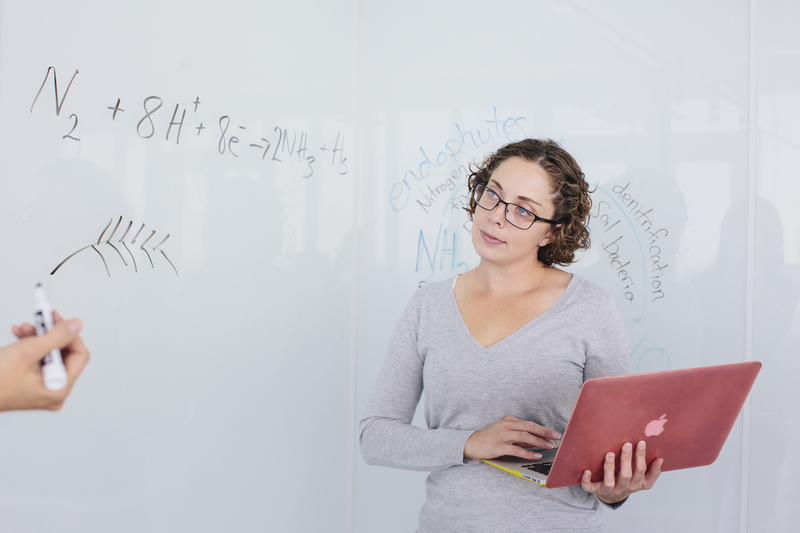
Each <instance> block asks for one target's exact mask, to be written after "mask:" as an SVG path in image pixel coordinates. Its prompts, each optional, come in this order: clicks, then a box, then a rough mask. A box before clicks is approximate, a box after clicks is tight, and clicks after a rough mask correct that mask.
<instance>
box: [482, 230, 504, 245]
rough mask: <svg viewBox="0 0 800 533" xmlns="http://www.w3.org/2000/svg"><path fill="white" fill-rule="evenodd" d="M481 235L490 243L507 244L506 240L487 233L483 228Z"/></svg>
mask: <svg viewBox="0 0 800 533" xmlns="http://www.w3.org/2000/svg"><path fill="white" fill-rule="evenodd" d="M481 237H483V240H484V241H486V242H488V243H489V244H505V242H506V241H501V240H500V239H498V238H497V237H495V236H493V235H490V234H489V233H486V232H485V231H483V230H481Z"/></svg>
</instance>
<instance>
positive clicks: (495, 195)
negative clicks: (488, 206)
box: [486, 189, 499, 200]
mask: <svg viewBox="0 0 800 533" xmlns="http://www.w3.org/2000/svg"><path fill="white" fill-rule="evenodd" d="M486 192H487V193H489V198H491V199H492V200H494V199H495V198H499V196H497V193H496V192H494V191H493V190H492V189H486Z"/></svg>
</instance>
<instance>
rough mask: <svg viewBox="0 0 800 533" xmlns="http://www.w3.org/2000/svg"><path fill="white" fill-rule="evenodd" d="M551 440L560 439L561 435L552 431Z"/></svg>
mask: <svg viewBox="0 0 800 533" xmlns="http://www.w3.org/2000/svg"><path fill="white" fill-rule="evenodd" d="M553 438H554V439H560V438H561V433H556V432H555V431H553Z"/></svg>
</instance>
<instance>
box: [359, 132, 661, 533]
mask: <svg viewBox="0 0 800 533" xmlns="http://www.w3.org/2000/svg"><path fill="white" fill-rule="evenodd" d="M469 188H470V192H471V194H472V196H471V198H472V199H471V201H470V205H469V208H468V209H467V211H468V212H469V214H470V218H471V219H472V220H473V225H472V241H473V244H474V246H475V250H476V252H477V253H478V255H479V256H480V258H481V261H480V264H479V265H478V266H477V267H476V268H475V269H473V270H470V271H469V272H467V273H465V274H463V275H461V276H457V277H456V278H455V279H452V280H448V281H444V282H440V283H433V284H430V285H428V286H426V287H425V288H423V289H420V290H418V291H417V292H416V293H415V294H414V296H413V298H412V299H411V301H410V302H409V304H408V306H407V307H406V310H405V311H404V313H403V316H402V317H401V319H400V322H399V324H398V325H397V328H396V330H395V332H394V335H393V336H392V340H391V343H390V346H389V351H388V354H387V357H386V361H385V363H384V366H383V369H382V370H381V373H380V375H379V377H378V381H377V383H376V385H375V388H374V390H373V392H372V395H371V396H370V400H369V403H368V405H367V409H366V412H365V414H364V418H363V420H362V421H361V426H360V428H361V450H362V454H363V456H364V458H365V459H366V461H367V462H368V463H370V464H378V465H384V466H392V467H397V468H406V469H411V470H427V471H430V472H431V474H430V475H429V476H428V479H427V500H426V502H425V505H424V506H423V508H422V511H421V512H420V516H419V529H418V531H420V532H437V533H440V532H446V531H458V532H464V531H516V530H533V531H550V530H553V531H556V530H557V531H562V532H563V531H601V530H602V508H601V505H600V502H603V503H605V504H607V505H608V506H611V507H616V506H618V505H620V504H621V502H622V501H624V500H625V499H626V498H627V497H628V495H629V494H631V493H632V492H635V491H637V490H642V489H648V488H650V487H652V485H653V483H654V482H655V481H656V479H657V478H658V475H659V474H660V466H661V460H660V459H659V460H656V461H654V462H653V464H652V465H651V468H650V470H649V471H648V470H647V466H646V464H645V460H644V456H645V450H644V448H643V445H644V442H641V443H637V450H636V453H635V454H634V453H633V452H632V445H631V443H627V444H626V445H625V446H623V448H622V450H621V451H620V453H621V456H620V463H621V468H622V469H621V471H620V473H619V475H618V476H616V477H615V476H614V454H613V453H611V452H610V453H609V454H608V456H607V458H606V459H607V460H606V463H605V466H606V468H605V473H604V476H605V477H604V479H603V480H602V481H600V482H596V483H592V482H591V474H590V473H588V472H586V473H584V478H583V479H582V482H581V485H576V486H572V487H566V488H560V489H546V488H543V487H540V486H538V485H536V484H534V483H530V482H528V481H525V480H521V479H520V478H517V477H515V476H511V475H509V474H507V473H505V472H503V471H501V470H499V469H496V468H494V467H492V466H489V465H486V464H484V463H481V462H480V461H481V460H482V459H491V458H495V457H499V456H501V455H514V456H518V457H523V458H527V459H536V458H538V457H539V456H540V455H539V454H538V453H535V452H533V451H530V450H527V449H526V448H531V447H545V448H552V447H553V446H555V443H556V441H557V440H558V439H559V438H560V436H561V435H560V434H561V433H563V431H564V429H565V428H566V425H567V421H568V419H569V416H570V413H571V412H572V408H573V407H574V405H575V401H576V400H577V397H578V393H579V391H580V388H581V385H582V384H583V382H584V381H585V380H587V379H589V378H593V377H598V376H608V375H615V374H623V373H626V371H627V364H628V363H627V351H628V341H627V336H626V334H625V329H624V327H623V324H622V320H621V318H620V316H619V312H618V310H617V308H616V306H615V304H614V302H613V300H612V299H611V298H610V297H609V295H608V294H607V293H606V292H605V291H604V290H603V289H601V288H600V287H598V286H597V285H595V284H593V283H590V282H589V281H587V280H585V279H583V278H581V277H580V276H577V275H572V274H569V273H567V272H564V271H563V270H560V269H558V268H555V267H554V265H567V264H570V263H572V262H573V261H574V256H575V252H576V251H577V250H579V249H583V248H587V247H588V246H589V233H588V229H587V228H586V224H587V222H588V216H589V210H590V208H591V199H590V197H589V194H588V185H587V183H586V181H585V179H584V176H583V173H582V172H581V170H580V168H579V166H578V164H577V163H576V162H575V160H574V159H573V158H572V157H571V156H570V155H569V154H568V153H567V152H566V151H565V150H564V149H563V148H561V147H560V146H559V145H558V144H557V143H555V142H553V141H549V140H546V141H540V140H535V139H526V140H524V141H520V142H517V143H513V144H509V145H506V146H504V147H502V148H501V149H500V150H498V151H497V152H496V153H494V154H492V155H490V156H489V157H488V158H487V160H486V161H485V162H484V163H483V164H482V165H481V166H480V167H478V168H477V169H475V170H474V172H472V174H471V175H470V177H469ZM423 388H424V389H425V418H426V422H427V425H428V428H429V429H421V428H417V427H415V426H412V425H411V420H412V417H413V415H414V411H415V409H416V406H417V403H418V401H419V398H420V395H421V393H422V390H423ZM634 455H635V458H633V456H634Z"/></svg>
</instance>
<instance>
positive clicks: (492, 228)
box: [472, 157, 555, 265]
mask: <svg viewBox="0 0 800 533" xmlns="http://www.w3.org/2000/svg"><path fill="white" fill-rule="evenodd" d="M486 187H487V188H488V189H491V190H492V191H494V192H495V193H497V195H498V196H499V197H500V199H501V200H503V201H504V202H509V203H513V204H517V205H519V206H521V207H523V208H525V209H527V210H528V211H530V212H532V213H535V214H536V215H538V216H540V217H543V218H550V219H551V218H553V215H554V214H555V206H554V205H553V202H552V200H551V199H550V197H551V195H552V185H551V180H550V177H549V176H548V175H547V173H546V172H545V171H544V169H543V168H542V167H540V166H539V165H537V164H536V163H531V162H530V161H526V160H525V159H522V158H521V157H512V158H509V159H506V160H505V161H503V162H502V163H500V165H499V166H498V167H497V168H496V169H495V171H494V173H493V174H492V176H491V177H490V178H489V183H487V184H486ZM484 194H486V193H484ZM512 209H513V208H512ZM551 238H552V224H549V223H547V222H542V221H537V222H535V223H534V224H533V226H531V227H530V229H527V230H522V229H519V228H517V227H515V226H512V225H511V224H510V223H509V222H508V220H506V206H505V204H503V203H500V204H498V205H497V207H495V208H494V209H493V210H491V211H487V210H486V209H483V208H482V207H480V206H477V207H476V208H475V214H474V215H473V222H472V243H473V245H474V246H475V251H476V252H477V253H478V255H479V256H480V257H481V259H482V260H485V261H489V262H491V263H494V264H498V265H509V264H515V263H520V262H529V261H535V262H538V254H539V248H540V247H542V246H545V245H547V244H548V243H549V242H550V239H551Z"/></svg>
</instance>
